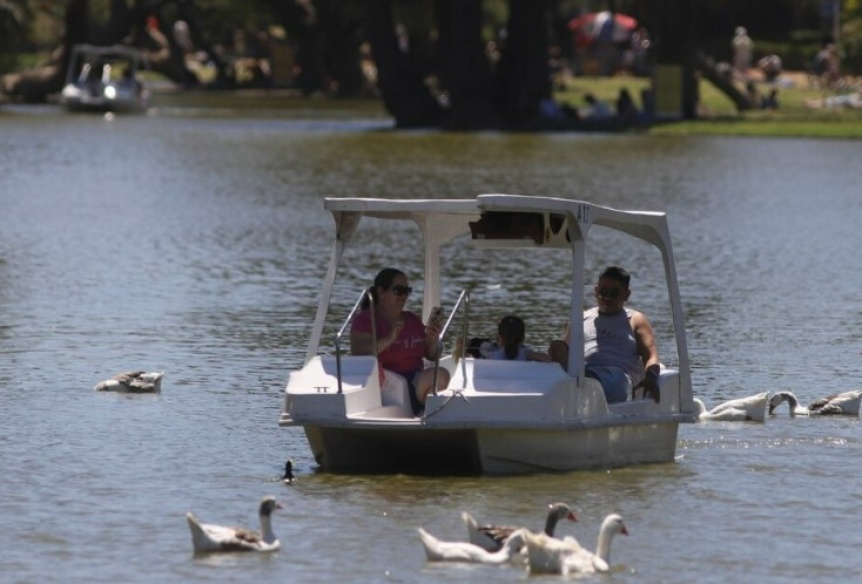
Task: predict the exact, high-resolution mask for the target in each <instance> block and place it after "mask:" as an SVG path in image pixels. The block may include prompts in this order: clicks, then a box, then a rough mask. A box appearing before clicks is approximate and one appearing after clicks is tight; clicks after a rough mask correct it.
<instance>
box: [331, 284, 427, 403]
mask: <svg viewBox="0 0 862 584" xmlns="http://www.w3.org/2000/svg"><path fill="white" fill-rule="evenodd" d="M366 298H367V299H368V305H369V308H370V309H371V311H372V314H374V312H373V311H374V295H373V294H371V290H370V289H368V288H366V289H364V290H362V293H361V294H360V295H359V298H358V299H357V300H356V303H355V304H354V305H353V308H352V309H351V310H350V314H348V315H347V318H346V319H345V320H344V324H343V325H341V328H340V329H338V332H337V333H335V374H336V375H337V376H338V393H343V392H342V389H341V338H342V337H343V336H344V333H345V331H347V327H348V326H350V323H351V322H353V318H354V317H355V316H356V313H357V312H358V311H359V309H360V308H361V307H362V303H363V301H364V300H365V299H366ZM374 320H375V319H373V318H372V319H371V338H372V339H374V341H373V342H374V354H375V355H376V354H377V326H376V323H375V322H374ZM435 381H436V379H435Z"/></svg>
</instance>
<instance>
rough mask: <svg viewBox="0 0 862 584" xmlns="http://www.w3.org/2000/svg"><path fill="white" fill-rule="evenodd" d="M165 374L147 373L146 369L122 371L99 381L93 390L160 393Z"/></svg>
mask: <svg viewBox="0 0 862 584" xmlns="http://www.w3.org/2000/svg"><path fill="white" fill-rule="evenodd" d="M164 374H165V372H164V371H162V372H160V373H147V372H146V371H129V372H127V373H120V374H119V375H114V376H113V377H112V378H110V379H107V380H105V381H102V382H99V383H97V384H96V387H94V388H93V391H120V392H125V393H160V392H161V391H162V377H163V376H164Z"/></svg>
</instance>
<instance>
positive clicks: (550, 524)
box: [461, 503, 578, 552]
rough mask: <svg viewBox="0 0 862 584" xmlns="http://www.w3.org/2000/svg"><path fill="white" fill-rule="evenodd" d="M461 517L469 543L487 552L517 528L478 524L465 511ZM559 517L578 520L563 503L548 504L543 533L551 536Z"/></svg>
mask: <svg viewBox="0 0 862 584" xmlns="http://www.w3.org/2000/svg"><path fill="white" fill-rule="evenodd" d="M461 518H462V519H463V520H464V523H465V524H466V525H467V534H468V535H469V540H470V543H472V544H475V545H478V546H479V547H481V548H484V549H486V550H488V551H489V552H495V551H497V550H499V549H500V548H501V547H503V542H505V541H506V539H507V538H508V537H509V536H510V535H512V533H514V532H515V531H516V530H517V529H519V528H517V527H511V526H506V525H481V526H480V525H478V524H477V523H476V520H475V519H473V516H472V515H470V514H469V513H468V512H466V511H464V512H462V513H461ZM560 519H568V520H569V521H577V520H578V518H577V516H576V515H575V512H574V511H572V509H571V507H569V506H568V505H566V504H565V503H552V504H550V505H548V516H547V518H546V519H545V533H546V534H547V535H550V536H552V537H553V535H554V531H555V530H556V528H557V523H558V522H559V521H560Z"/></svg>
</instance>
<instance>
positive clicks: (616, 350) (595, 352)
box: [584, 307, 644, 383]
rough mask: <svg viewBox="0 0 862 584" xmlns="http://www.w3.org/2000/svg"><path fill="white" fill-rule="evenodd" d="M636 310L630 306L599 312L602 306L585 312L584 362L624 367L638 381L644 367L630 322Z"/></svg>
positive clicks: (635, 381)
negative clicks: (617, 310)
mask: <svg viewBox="0 0 862 584" xmlns="http://www.w3.org/2000/svg"><path fill="white" fill-rule="evenodd" d="M633 313H634V311H633V310H631V309H630V308H626V309H624V310H621V311H620V312H618V313H616V314H599V309H598V307H593V308H591V309H589V310H587V311H585V312H584V363H585V364H587V365H605V366H611V367H621V368H622V369H623V370H624V371H625V372H626V373H628V374H629V377H631V378H632V382H633V383H638V382H639V381H640V380H641V378H642V377H643V375H644V369H643V363H641V359H640V355H639V354H638V343H637V339H636V338H635V333H634V331H633V330H632V325H631V322H629V319H631V316H632V314H633Z"/></svg>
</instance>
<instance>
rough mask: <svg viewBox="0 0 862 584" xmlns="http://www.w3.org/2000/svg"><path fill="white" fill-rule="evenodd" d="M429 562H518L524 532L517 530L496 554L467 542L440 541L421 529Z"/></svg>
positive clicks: (420, 532) (421, 536)
mask: <svg viewBox="0 0 862 584" xmlns="http://www.w3.org/2000/svg"><path fill="white" fill-rule="evenodd" d="M418 531H419V537H420V538H421V539H422V547H423V548H424V549H425V557H426V558H427V559H428V561H429V562H470V563H473V564H506V563H509V562H513V561H515V560H517V559H518V558H519V557H521V558H523V556H519V553H520V551H521V548H523V547H524V531H525V530H523V529H519V530H516V531H515V532H514V533H512V535H510V536H509V538H508V539H507V540H506V542H505V543H504V544H503V547H502V548H500V549H499V550H498V551H496V552H489V551H488V550H486V549H484V548H482V547H480V546H478V545H476V544H472V543H470V542H467V541H440V540H439V539H437V538H436V537H434V536H433V535H431V534H430V533H428V532H427V531H425V530H424V529H422V528H421V527H420V528H419V529H418Z"/></svg>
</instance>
